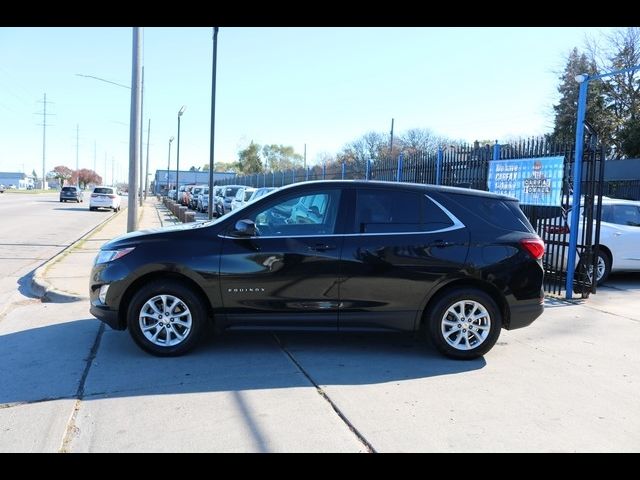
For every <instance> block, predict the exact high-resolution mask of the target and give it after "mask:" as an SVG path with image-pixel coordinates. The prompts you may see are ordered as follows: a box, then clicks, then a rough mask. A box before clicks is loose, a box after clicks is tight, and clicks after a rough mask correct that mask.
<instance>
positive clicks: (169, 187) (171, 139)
mask: <svg viewBox="0 0 640 480" xmlns="http://www.w3.org/2000/svg"><path fill="white" fill-rule="evenodd" d="M171 142H173V137H170V138H169V159H168V160H167V196H169V190H171V182H169V169H170V168H171Z"/></svg>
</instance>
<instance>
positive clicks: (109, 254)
mask: <svg viewBox="0 0 640 480" xmlns="http://www.w3.org/2000/svg"><path fill="white" fill-rule="evenodd" d="M134 248H135V247H130V248H121V249H120V250H100V252H99V253H98V255H97V256H96V265H98V264H99V263H107V262H111V261H113V260H117V259H119V258H122V257H124V256H125V255H126V254H127V253H131V252H133V249H134Z"/></svg>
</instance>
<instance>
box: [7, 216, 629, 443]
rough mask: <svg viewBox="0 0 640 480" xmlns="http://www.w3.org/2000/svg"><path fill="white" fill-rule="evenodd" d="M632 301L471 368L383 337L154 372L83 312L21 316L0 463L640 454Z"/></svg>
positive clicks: (10, 327) (223, 355)
mask: <svg viewBox="0 0 640 480" xmlns="http://www.w3.org/2000/svg"><path fill="white" fill-rule="evenodd" d="M58 207H60V206H59V205H58ZM62 207H70V208H74V206H71V205H69V206H64V205H63V206H62ZM52 211H53V209H52ZM0 213H1V212H0ZM58 213H59V214H60V215H62V214H64V213H68V214H71V213H73V214H74V215H75V216H77V217H80V216H83V217H86V216H85V215H84V213H85V212H79V211H74V212H65V211H64V209H63V210H61V211H58ZM105 215H108V214H105ZM51 228H55V227H54V226H51ZM69 228H71V227H69ZM54 238H55V237H54ZM14 243H16V242H14ZM43 243H44V242H43ZM12 248H15V249H19V248H21V247H18V246H14V247H12ZM14 253H15V254H17V253H18V250H15V252H14ZM3 256H6V255H3ZM25 261H26V260H25ZM34 261H35V260H34ZM639 293H640V275H637V274H636V275H624V276H612V279H611V280H610V281H609V282H607V286H606V287H604V288H602V289H600V290H599V293H598V295H596V296H594V297H593V298H591V299H589V300H588V301H581V302H577V303H576V304H568V303H566V302H558V301H549V302H548V303H547V309H546V312H545V314H544V315H543V316H542V317H541V318H540V319H538V320H537V321H536V322H535V323H534V324H533V325H532V326H530V327H528V328H525V329H521V330H516V331H513V332H505V331H503V332H502V335H501V337H500V340H499V342H498V344H497V345H496V347H494V349H493V350H492V351H491V352H490V353H489V354H488V355H486V356H485V357H484V358H482V359H478V360H475V361H471V362H459V361H453V360H449V359H446V358H443V357H441V356H440V355H439V354H437V352H435V350H434V349H433V348H432V347H430V346H428V345H426V344H425V343H424V342H422V341H420V340H419V339H416V338H412V337H410V336H406V335H392V334H389V335H375V334H352V335H329V334H292V333H276V334H270V333H236V334H226V335H223V336H222V337H221V338H218V339H216V338H212V339H210V340H209V341H207V342H204V344H203V345H202V346H201V347H200V348H198V349H197V350H196V351H194V352H193V353H192V354H190V355H187V356H185V357H180V358H156V357H152V356H150V355H148V354H146V353H144V352H142V351H141V350H140V349H139V348H137V347H136V346H135V345H134V344H133V342H132V340H131V338H130V337H129V335H128V333H127V332H117V331H113V330H110V329H108V328H107V329H104V328H103V327H101V326H100V323H99V322H98V321H96V320H95V319H93V318H92V317H91V316H90V315H89V314H88V311H87V310H88V308H87V304H86V302H75V303H69V304H52V303H49V304H47V303H39V302H32V303H29V304H25V305H18V306H17V307H16V308H13V309H12V310H11V311H10V312H8V313H7V315H6V316H5V318H0V358H2V363H1V366H0V451H3V452H11V451H38V452H39V451H54V452H55V451H72V452H76V451H150V452H172V451H217V452H223V451H228V452H238V451H241V452H254V451H255V452H272V451H276V452H279V451H336V452H355V451H371V450H375V451H381V452H385V451H446V452H452V451H453V452H468V451H471V452H473V451H479V452H487V451H563V452H565V451H582V452H584V451H596V452H600V451H635V452H637V451H639V450H640V411H639V409H638V398H640V374H639V373H638V372H640V349H638V345H639V344H640V295H639Z"/></svg>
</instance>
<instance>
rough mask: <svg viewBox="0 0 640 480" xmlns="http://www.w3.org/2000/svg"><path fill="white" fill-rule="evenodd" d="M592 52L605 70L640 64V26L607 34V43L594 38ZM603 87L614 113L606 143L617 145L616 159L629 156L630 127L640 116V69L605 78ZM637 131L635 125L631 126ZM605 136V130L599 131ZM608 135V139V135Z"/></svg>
mask: <svg viewBox="0 0 640 480" xmlns="http://www.w3.org/2000/svg"><path fill="white" fill-rule="evenodd" d="M587 48H588V51H589V55H590V57H591V59H592V60H593V62H594V63H595V64H596V65H597V68H598V71H599V72H601V73H604V72H610V71H614V70H622V69H627V68H631V67H635V66H638V65H640V28H639V27H628V28H622V29H618V30H615V31H613V32H612V33H611V34H609V35H606V36H605V39H604V43H603V44H601V43H598V42H597V41H595V40H593V39H590V40H589V41H588V43H587ZM603 90H604V96H605V101H606V109H607V111H608V112H609V113H610V119H609V127H610V130H611V131H610V133H609V132H605V134H607V135H606V137H605V138H604V139H603V140H605V142H610V143H612V144H613V147H614V152H613V153H614V156H615V157H616V158H620V157H624V156H626V152H625V148H624V146H625V140H626V137H627V136H628V132H629V131H630V126H633V125H635V124H636V120H637V119H638V117H640V72H638V71H630V72H625V73H621V74H619V75H614V76H612V77H609V78H607V79H605V81H604V82H603ZM631 130H633V128H631ZM599 133H601V135H602V132H599ZM607 137H608V138H607Z"/></svg>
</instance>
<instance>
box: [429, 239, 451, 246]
mask: <svg viewBox="0 0 640 480" xmlns="http://www.w3.org/2000/svg"><path fill="white" fill-rule="evenodd" d="M451 245H453V243H451V242H445V241H444V240H436V241H435V242H431V243H430V244H429V245H428V246H429V247H431V248H433V247H435V248H444V247H449V246H451Z"/></svg>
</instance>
